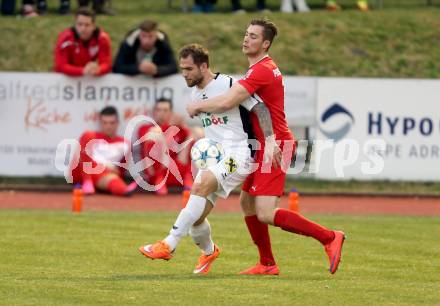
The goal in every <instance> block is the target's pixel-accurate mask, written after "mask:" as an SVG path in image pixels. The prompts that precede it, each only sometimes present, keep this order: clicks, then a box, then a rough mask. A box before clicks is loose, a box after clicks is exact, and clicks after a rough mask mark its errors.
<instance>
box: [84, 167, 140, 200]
mask: <svg viewBox="0 0 440 306" xmlns="http://www.w3.org/2000/svg"><path fill="white" fill-rule="evenodd" d="M92 177H93V180H94V182H95V185H96V187H97V188H98V189H100V190H103V191H108V192H110V193H111V194H113V195H116V196H129V195H131V194H133V192H134V191H135V190H136V188H137V184H136V182H132V183H130V184H126V183H125V182H124V180H123V179H122V178H121V177H120V176H119V175H117V174H116V173H113V172H111V171H108V170H106V171H104V172H103V173H101V174H96V175H93V176H92Z"/></svg>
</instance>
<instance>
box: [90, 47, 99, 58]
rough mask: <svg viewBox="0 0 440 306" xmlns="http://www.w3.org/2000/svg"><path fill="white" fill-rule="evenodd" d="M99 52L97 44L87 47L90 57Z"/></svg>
mask: <svg viewBox="0 0 440 306" xmlns="http://www.w3.org/2000/svg"><path fill="white" fill-rule="evenodd" d="M98 52H99V46H93V47H90V48H89V54H90V56H91V57H95V55H96V54H98Z"/></svg>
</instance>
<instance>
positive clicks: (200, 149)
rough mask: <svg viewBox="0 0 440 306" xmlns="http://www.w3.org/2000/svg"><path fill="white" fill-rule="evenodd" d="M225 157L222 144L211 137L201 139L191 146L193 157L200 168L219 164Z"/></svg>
mask: <svg viewBox="0 0 440 306" xmlns="http://www.w3.org/2000/svg"><path fill="white" fill-rule="evenodd" d="M222 157H223V149H222V147H221V145H220V144H219V143H217V142H215V141H213V140H211V139H208V138H202V139H199V140H198V141H197V142H196V143H195V144H194V145H193V147H192V148H191V159H192V161H193V162H194V165H195V166H196V167H197V168H199V169H206V168H208V167H210V166H213V165H215V164H217V163H218V162H219V161H220V160H221V159H222Z"/></svg>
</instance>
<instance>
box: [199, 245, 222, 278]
mask: <svg viewBox="0 0 440 306" xmlns="http://www.w3.org/2000/svg"><path fill="white" fill-rule="evenodd" d="M218 255H220V249H219V248H218V246H217V245H215V244H214V252H213V253H212V254H211V255H205V254H204V253H203V254H202V255H200V257H199V262H198V264H197V266H196V267H195V269H194V271H193V273H194V274H207V273H208V272H209V270H210V269H211V265H212V263H213V262H214V260H216V259H217V257H218Z"/></svg>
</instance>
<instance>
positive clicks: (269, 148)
mask: <svg viewBox="0 0 440 306" xmlns="http://www.w3.org/2000/svg"><path fill="white" fill-rule="evenodd" d="M281 157H282V152H281V149H280V147H279V145H278V144H277V142H276V140H275V137H274V136H270V137H267V138H266V142H265V145H264V154H263V161H264V163H268V162H270V161H272V167H274V168H275V169H276V168H278V167H279V166H280V165H281Z"/></svg>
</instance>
